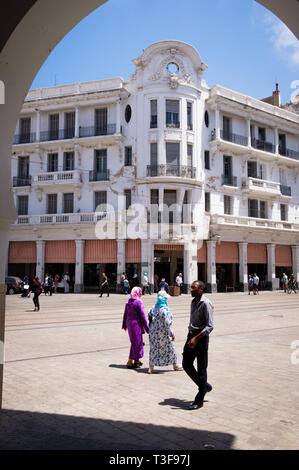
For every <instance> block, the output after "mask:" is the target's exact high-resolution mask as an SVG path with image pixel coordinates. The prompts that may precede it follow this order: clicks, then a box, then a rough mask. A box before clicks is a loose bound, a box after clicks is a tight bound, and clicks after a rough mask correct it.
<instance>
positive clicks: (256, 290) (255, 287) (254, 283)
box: [253, 273, 260, 295]
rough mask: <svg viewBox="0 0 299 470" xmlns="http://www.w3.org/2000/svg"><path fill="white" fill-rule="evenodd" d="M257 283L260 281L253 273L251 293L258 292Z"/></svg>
mask: <svg viewBox="0 0 299 470" xmlns="http://www.w3.org/2000/svg"><path fill="white" fill-rule="evenodd" d="M259 283H260V278H259V277H258V275H257V274H256V273H254V275H253V294H254V295H256V294H258V293H259Z"/></svg>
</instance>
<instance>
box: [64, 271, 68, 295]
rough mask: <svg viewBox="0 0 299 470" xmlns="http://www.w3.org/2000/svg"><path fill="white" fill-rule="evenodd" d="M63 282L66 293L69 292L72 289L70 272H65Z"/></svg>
mask: <svg viewBox="0 0 299 470" xmlns="http://www.w3.org/2000/svg"><path fill="white" fill-rule="evenodd" d="M63 283H64V293H65V294H68V293H69V291H70V276H69V273H65V275H64V276H63Z"/></svg>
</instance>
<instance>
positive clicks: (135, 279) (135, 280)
mask: <svg viewBox="0 0 299 470" xmlns="http://www.w3.org/2000/svg"><path fill="white" fill-rule="evenodd" d="M131 287H132V289H133V288H134V287H140V285H139V279H138V275H137V274H136V273H135V274H134V276H133V279H132V281H131Z"/></svg>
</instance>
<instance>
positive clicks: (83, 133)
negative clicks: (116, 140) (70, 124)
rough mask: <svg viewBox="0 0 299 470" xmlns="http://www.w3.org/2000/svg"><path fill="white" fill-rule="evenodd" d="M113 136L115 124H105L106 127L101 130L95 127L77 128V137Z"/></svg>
mask: <svg viewBox="0 0 299 470" xmlns="http://www.w3.org/2000/svg"><path fill="white" fill-rule="evenodd" d="M113 134H116V124H107V126H105V127H103V128H98V127H96V126H89V127H81V126H80V127H79V137H96V136H101V135H113Z"/></svg>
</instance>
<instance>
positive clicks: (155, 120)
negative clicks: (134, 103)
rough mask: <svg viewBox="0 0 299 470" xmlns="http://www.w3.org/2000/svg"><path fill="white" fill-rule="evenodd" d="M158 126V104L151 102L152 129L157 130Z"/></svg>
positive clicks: (155, 101) (154, 101)
mask: <svg viewBox="0 0 299 470" xmlns="http://www.w3.org/2000/svg"><path fill="white" fill-rule="evenodd" d="M157 126H158V104H157V100H151V122H150V127H151V129H156V128H157Z"/></svg>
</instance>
